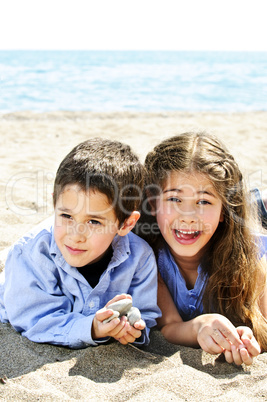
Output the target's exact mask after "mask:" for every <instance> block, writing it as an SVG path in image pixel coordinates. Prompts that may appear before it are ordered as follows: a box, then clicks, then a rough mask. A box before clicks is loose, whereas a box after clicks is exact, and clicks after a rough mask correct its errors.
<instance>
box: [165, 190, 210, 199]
mask: <svg viewBox="0 0 267 402" xmlns="http://www.w3.org/2000/svg"><path fill="white" fill-rule="evenodd" d="M168 192H176V193H182V192H183V190H181V189H179V188H170V189H167V190H164V191H163V194H164V193H168ZM196 194H199V195H202V194H207V195H210V196H211V197H214V198H217V197H216V196H215V195H214V194H213V193H212V192H211V191H207V190H199V191H196Z"/></svg>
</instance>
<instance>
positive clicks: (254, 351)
mask: <svg viewBox="0 0 267 402" xmlns="http://www.w3.org/2000/svg"><path fill="white" fill-rule="evenodd" d="M236 330H237V332H238V334H239V336H240V339H241V341H242V343H243V347H242V346H241V347H239V348H236V347H235V346H234V345H232V347H231V351H228V350H225V351H224V356H225V360H226V361H227V362H228V363H235V364H237V365H240V364H242V363H244V364H246V365H250V364H252V363H253V358H254V357H256V356H258V355H259V354H260V352H261V349H260V346H259V344H258V342H257V341H256V339H255V337H254V335H253V332H252V331H251V329H250V328H248V327H237V328H236Z"/></svg>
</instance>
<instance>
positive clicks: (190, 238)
mask: <svg viewBox="0 0 267 402" xmlns="http://www.w3.org/2000/svg"><path fill="white" fill-rule="evenodd" d="M173 232H174V236H175V237H176V239H177V241H178V242H179V243H180V244H193V243H194V242H195V241H197V239H198V238H199V236H200V235H201V232H200V231H191V230H188V231H185V230H176V229H174V230H173Z"/></svg>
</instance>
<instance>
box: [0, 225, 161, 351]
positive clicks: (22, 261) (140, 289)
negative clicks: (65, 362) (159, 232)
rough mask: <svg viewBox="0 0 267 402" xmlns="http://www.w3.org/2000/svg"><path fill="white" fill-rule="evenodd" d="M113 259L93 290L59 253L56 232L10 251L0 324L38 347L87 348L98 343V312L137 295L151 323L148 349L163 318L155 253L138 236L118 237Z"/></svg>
mask: <svg viewBox="0 0 267 402" xmlns="http://www.w3.org/2000/svg"><path fill="white" fill-rule="evenodd" d="M112 248H113V256H112V259H111V261H110V263H109V264H108V267H107V269H106V270H105V271H104V272H103V274H102V275H101V277H100V280H99V283H98V284H97V285H96V286H95V287H94V288H92V287H91V286H90V285H89V283H88V282H87V281H86V279H85V278H84V276H83V275H82V274H80V273H79V271H78V270H77V269H76V268H75V267H72V266H70V265H69V264H68V263H67V262H66V261H65V260H64V258H63V256H62V254H61V252H60V251H59V249H58V247H57V245H56V242H55V239H54V234H53V227H50V228H46V229H42V230H41V231H40V232H39V233H37V235H35V234H30V235H27V236H25V237H24V238H22V239H21V240H19V241H18V242H17V243H16V244H15V245H14V246H13V247H12V249H11V251H10V252H9V255H8V258H7V261H6V265H5V271H4V272H5V278H4V281H3V283H2V284H1V283H0V320H1V321H2V322H8V321H9V322H10V323H11V325H12V326H13V327H14V328H15V329H16V330H17V331H18V332H21V333H22V335H24V336H26V337H27V338H28V339H30V340H32V341H34V342H46V343H52V344H56V345H64V346H69V347H72V348H82V347H86V346H88V345H97V344H98V343H101V342H106V341H107V340H108V338H105V339H102V340H97V341H95V340H93V339H92V336H91V327H92V321H93V318H94V316H95V313H96V312H97V311H98V310H99V309H101V308H102V307H104V306H105V304H106V303H107V302H108V301H109V300H111V299H112V298H113V297H114V296H116V295H117V294H121V293H128V294H131V295H132V298H133V305H134V306H135V307H138V308H139V310H140V311H141V314H142V318H143V320H144V321H145V322H146V328H145V330H143V331H142V337H141V338H139V339H138V342H135V343H136V344H148V342H149V330H150V328H151V327H153V326H155V325H156V318H157V317H159V316H160V315H161V313H160V310H159V308H158V306H157V267H156V261H155V257H154V254H153V251H152V249H151V248H150V247H149V246H148V244H147V243H146V242H145V241H144V240H142V239H141V238H139V237H138V236H136V235H135V234H133V233H129V234H128V235H126V236H124V237H120V236H118V235H116V236H115V238H114V240H113V242H112Z"/></svg>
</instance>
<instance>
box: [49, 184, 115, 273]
mask: <svg viewBox="0 0 267 402" xmlns="http://www.w3.org/2000/svg"><path fill="white" fill-rule="evenodd" d="M118 229H119V222H118V220H117V218H116V215H115V212H114V210H113V208H112V206H111V205H110V203H109V201H108V198H107V196H106V195H105V194H103V193H100V192H98V191H94V190H89V191H86V192H85V191H83V190H81V189H80V187H79V186H78V185H68V186H66V187H65V189H64V191H63V192H62V193H61V194H60V196H59V198H58V200H57V202H56V206H55V229H54V235H55V240H56V243H57V246H58V248H59V250H60V251H61V253H62V255H63V257H64V259H65V260H66V261H67V263H68V264H69V265H71V266H74V267H83V266H84V265H87V264H90V263H94V262H96V261H98V260H100V259H101V257H102V256H103V255H104V254H105V252H106V251H107V249H108V248H109V246H110V244H111V242H112V240H113V238H114V236H115V235H116V233H117V232H118Z"/></svg>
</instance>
